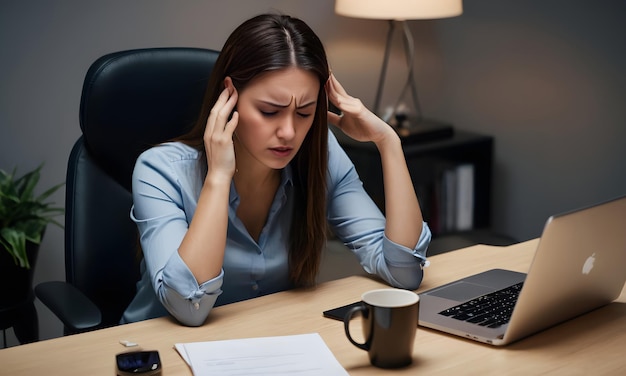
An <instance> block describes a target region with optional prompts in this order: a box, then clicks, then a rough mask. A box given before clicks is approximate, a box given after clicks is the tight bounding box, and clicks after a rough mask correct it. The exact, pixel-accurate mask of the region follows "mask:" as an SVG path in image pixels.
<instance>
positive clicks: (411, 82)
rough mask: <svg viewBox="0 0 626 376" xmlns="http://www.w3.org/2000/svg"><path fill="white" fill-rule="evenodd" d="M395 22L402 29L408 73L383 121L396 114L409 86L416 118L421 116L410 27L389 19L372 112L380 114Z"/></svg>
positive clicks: (403, 22) (405, 23)
mask: <svg viewBox="0 0 626 376" xmlns="http://www.w3.org/2000/svg"><path fill="white" fill-rule="evenodd" d="M396 23H400V24H401V26H402V29H403V36H404V38H403V42H404V54H405V57H406V64H407V68H408V70H409V71H408V75H407V79H406V82H405V84H404V86H403V88H402V91H401V92H400V96H399V97H398V100H397V101H396V103H395V104H394V106H393V112H392V113H391V114H389V115H388V118H386V119H383V120H385V121H389V120H390V119H391V118H393V116H394V115H395V114H396V111H397V109H398V106H399V105H400V103H401V102H402V99H403V98H404V96H405V95H406V92H407V90H408V89H409V88H411V95H412V97H413V107H414V108H415V111H416V113H417V118H418V119H421V118H422V110H421V107H420V104H419V98H418V96H417V85H416V83H415V74H414V68H413V65H414V62H415V45H414V42H413V35H412V34H411V29H409V25H408V23H407V22H406V21H394V20H389V30H388V31H387V42H386V44H385V56H384V58H383V65H382V68H381V71H380V78H379V79H378V89H377V90H376V99H375V101H374V113H375V114H377V115H380V114H381V112H380V102H381V99H382V95H383V89H384V87H385V78H386V76H387V66H388V65H389V56H390V54H391V44H392V39H393V34H394V31H395V26H396Z"/></svg>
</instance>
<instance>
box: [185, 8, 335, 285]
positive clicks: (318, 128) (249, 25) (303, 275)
mask: <svg viewBox="0 0 626 376" xmlns="http://www.w3.org/2000/svg"><path fill="white" fill-rule="evenodd" d="M288 67H297V68H300V69H304V70H306V71H308V72H311V73H313V74H314V75H315V76H316V77H317V78H318V79H319V83H320V90H319V94H318V97H317V110H316V112H315V116H314V118H313V125H312V127H311V129H310V130H309V133H308V134H307V136H306V137H305V139H304V142H303V143H302V147H301V148H300V150H299V151H298V153H297V154H296V156H295V157H294V159H293V160H292V162H291V166H292V169H293V171H294V188H295V196H296V197H295V198H296V199H295V205H294V209H293V222H292V224H291V231H290V245H289V278H290V280H291V283H292V284H293V285H294V286H308V285H312V284H314V282H315V277H316V275H317V272H318V270H319V265H320V260H321V253H322V249H323V247H324V245H325V242H326V173H327V167H328V138H327V137H328V125H327V110H328V103H327V98H326V91H325V90H324V85H325V83H326V81H327V80H328V77H329V69H328V61H327V59H326V52H325V51H324V47H323V45H322V42H321V41H320V40H319V38H318V37H317V35H315V33H314V32H313V30H311V28H309V26H307V25H306V24H305V23H304V22H303V21H302V20H300V19H297V18H293V17H290V16H286V15H277V14H264V15H260V16H256V17H253V18H251V19H249V20H247V21H245V22H244V23H243V24H241V25H240V26H239V27H238V28H237V29H235V31H233V33H232V34H231V35H230V37H229V38H228V39H227V40H226V43H225V44H224V47H223V48H222V51H221V52H220V55H219V57H218V59H217V61H216V62H215V66H214V68H213V71H212V73H211V77H210V79H209V84H208V86H207V89H206V92H205V96H204V102H203V106H202V110H201V112H200V116H199V118H198V121H197V122H196V124H195V125H194V127H193V128H192V129H191V130H190V131H189V132H188V133H187V134H185V135H183V136H181V137H179V138H178V139H177V140H178V141H181V142H184V143H186V144H187V145H190V146H192V147H194V148H195V149H197V150H199V151H200V152H202V153H204V151H205V150H204V141H203V135H204V129H205V126H206V121H207V118H208V116H209V112H210V111H211V108H212V107H213V106H214V104H215V102H216V101H217V98H218V96H219V95H220V93H221V92H222V91H223V90H224V78H226V77H230V78H231V79H232V81H233V84H234V86H235V88H236V89H237V90H238V91H242V90H243V89H245V87H246V85H247V84H248V83H249V82H250V81H251V80H252V79H253V78H255V77H256V76H257V75H259V74H261V73H263V72H268V71H274V70H279V69H284V68H288Z"/></svg>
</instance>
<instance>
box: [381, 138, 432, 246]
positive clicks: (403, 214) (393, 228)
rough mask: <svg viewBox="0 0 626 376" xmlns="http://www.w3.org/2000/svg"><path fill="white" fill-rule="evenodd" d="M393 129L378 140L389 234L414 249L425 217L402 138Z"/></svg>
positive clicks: (388, 235)
mask: <svg viewBox="0 0 626 376" xmlns="http://www.w3.org/2000/svg"><path fill="white" fill-rule="evenodd" d="M392 132H393V133H390V134H389V135H388V136H387V137H385V138H384V139H383V140H381V141H379V142H377V143H376V146H377V148H378V151H379V152H380V159H381V162H382V170H383V184H384V191H385V217H386V220H387V222H386V225H385V234H386V235H387V237H388V238H389V239H390V240H392V241H394V242H396V243H398V244H401V245H404V246H405V247H408V248H413V247H415V245H416V244H417V242H418V240H419V238H420V235H421V232H422V222H423V217H422V212H421V210H420V206H419V202H418V199H417V196H416V194H415V188H414V187H413V182H412V180H411V175H410V174H409V170H408V168H407V164H406V159H405V157H404V151H403V150H402V144H401V142H400V138H399V137H398V135H397V134H396V133H395V132H394V131H392Z"/></svg>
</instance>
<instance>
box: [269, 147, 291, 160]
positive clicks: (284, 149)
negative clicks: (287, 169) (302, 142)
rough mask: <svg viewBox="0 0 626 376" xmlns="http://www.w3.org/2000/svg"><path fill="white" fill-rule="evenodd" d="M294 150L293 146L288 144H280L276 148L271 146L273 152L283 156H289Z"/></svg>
mask: <svg viewBox="0 0 626 376" xmlns="http://www.w3.org/2000/svg"><path fill="white" fill-rule="evenodd" d="M292 150H293V148H290V147H287V146H278V147H275V148H270V151H271V152H272V154H274V155H276V156H277V157H281V158H284V157H288V156H289V155H291V151H292Z"/></svg>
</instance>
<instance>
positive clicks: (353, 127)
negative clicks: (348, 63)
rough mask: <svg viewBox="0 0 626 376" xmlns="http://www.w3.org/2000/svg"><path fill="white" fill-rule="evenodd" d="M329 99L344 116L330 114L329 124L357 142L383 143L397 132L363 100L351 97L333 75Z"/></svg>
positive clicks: (327, 86) (327, 90)
mask: <svg viewBox="0 0 626 376" xmlns="http://www.w3.org/2000/svg"><path fill="white" fill-rule="evenodd" d="M326 94H327V95H328V99H329V100H330V101H331V102H332V103H333V104H334V105H335V106H337V108H339V110H341V112H342V115H341V116H340V115H337V114H335V113H333V112H330V111H329V112H328V122H329V123H332V124H334V125H336V126H337V127H339V129H341V131H342V132H343V133H345V134H346V135H348V136H349V137H350V138H352V139H355V140H357V141H362V142H364V141H372V142H374V143H376V144H378V143H380V142H382V141H383V140H385V139H386V138H387V137H389V136H390V135H392V136H395V137H397V134H396V132H395V131H394V130H393V128H391V126H389V124H387V123H385V122H384V121H383V120H382V119H380V118H379V117H378V116H376V115H375V114H374V113H373V112H371V111H370V110H368V109H367V108H366V107H365V106H364V105H363V103H362V102H361V100H359V99H358V98H354V97H351V96H350V95H348V93H346V91H345V89H344V88H343V86H341V84H340V83H339V81H337V79H336V78H335V76H334V75H333V74H332V73H331V75H330V78H329V79H328V81H327V82H326Z"/></svg>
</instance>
